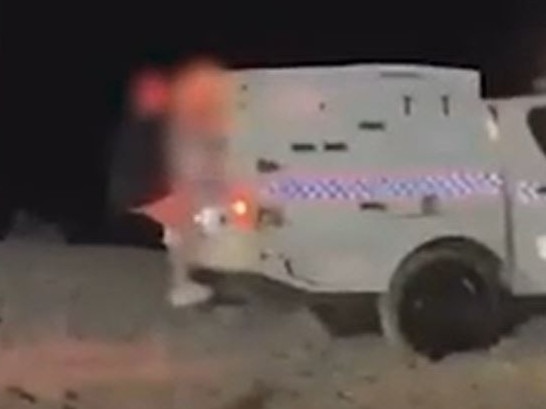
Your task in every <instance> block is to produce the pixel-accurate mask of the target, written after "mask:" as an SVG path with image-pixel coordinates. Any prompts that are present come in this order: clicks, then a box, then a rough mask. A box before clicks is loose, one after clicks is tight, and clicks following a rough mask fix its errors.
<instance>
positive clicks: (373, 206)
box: [358, 202, 387, 212]
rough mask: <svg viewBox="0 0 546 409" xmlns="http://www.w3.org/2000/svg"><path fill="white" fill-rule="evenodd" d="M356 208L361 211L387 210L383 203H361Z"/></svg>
mask: <svg viewBox="0 0 546 409" xmlns="http://www.w3.org/2000/svg"><path fill="white" fill-rule="evenodd" d="M358 208H359V209H360V210H362V211H376V212H384V211H386V210H387V205H386V204H385V203H383V202H362V203H360V204H359V205H358Z"/></svg>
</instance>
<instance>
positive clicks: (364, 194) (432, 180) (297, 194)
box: [266, 172, 502, 200]
mask: <svg viewBox="0 0 546 409" xmlns="http://www.w3.org/2000/svg"><path fill="white" fill-rule="evenodd" d="M501 185H502V179H501V177H500V175H499V174H497V173H487V172H453V173H448V174H428V175H417V176H402V177H400V176H381V177H373V178H371V177H359V178H333V177H332V178H301V177H291V178H283V179H277V180H274V181H272V182H271V183H270V184H269V185H268V186H267V188H266V194H267V195H269V196H272V197H274V198H277V199H281V200H372V199H389V198H390V199H405V198H412V197H422V196H425V195H436V196H438V197H440V198H445V199H457V198H463V197H468V196H483V195H496V194H499V193H500V189H501Z"/></svg>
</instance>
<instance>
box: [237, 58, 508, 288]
mask: <svg viewBox="0 0 546 409" xmlns="http://www.w3.org/2000/svg"><path fill="white" fill-rule="evenodd" d="M237 81H238V82H239V85H240V87H241V88H240V93H239V94H238V98H239V104H240V105H239V110H238V122H239V125H240V128H239V132H238V134H237V135H234V138H233V143H232V149H233V151H232V152H233V156H232V158H233V160H234V168H236V169H237V171H238V172H239V174H240V175H243V176H241V177H243V178H244V179H246V180H252V183H253V184H254V185H255V187H256V189H257V192H258V194H259V196H260V200H261V202H262V203H272V204H275V205H277V206H279V207H280V208H282V210H283V213H284V218H285V224H284V225H283V226H281V227H278V228H271V229H267V230H266V231H263V232H260V241H261V244H260V245H261V252H262V253H263V254H264V257H263V258H262V264H261V266H260V269H261V271H262V272H263V273H265V274H267V275H268V276H270V277H273V278H275V279H279V280H284V281H287V282H289V283H291V284H293V285H297V286H300V287H303V288H307V289H311V290H313V291H383V290H385V289H386V288H387V287H388V285H389V282H390V278H391V276H392V274H393V273H394V272H395V270H396V268H397V266H398V264H399V262H400V261H401V260H402V259H403V258H404V257H405V256H406V255H407V254H409V253H410V252H411V251H412V250H413V249H415V248H417V247H419V246H420V245H422V244H424V243H426V242H428V241H431V240H434V239H437V238H441V237H453V236H456V237H461V236H462V237H469V238H473V239H475V240H477V241H479V242H481V243H483V244H484V245H485V246H487V247H489V248H490V249H492V250H493V251H494V252H496V253H497V254H498V255H499V256H500V257H504V255H505V247H506V243H505V234H504V232H505V229H504V225H503V220H504V215H503V203H502V200H501V196H502V195H501V191H502V180H501V176H500V168H499V165H498V162H497V161H496V159H495V156H494V154H493V150H492V147H491V141H490V139H489V138H488V134H487V129H486V111H485V107H484V105H483V102H482V101H481V98H480V95H479V77H478V75H477V74H476V73H475V72H472V71H465V70H450V69H438V68H431V67H388V66H361V67H360V66H355V67H342V68H314V69H283V70H254V71H249V72H242V73H239V74H238V77H237ZM258 159H264V160H266V161H269V162H272V163H275V164H277V165H278V166H279V169H278V170H277V171H274V172H268V173H259V172H257V171H256V168H255V163H256V161H257V160H258ZM235 162H236V163H235ZM426 200H429V201H431V202H432V203H433V207H434V209H432V211H430V212H429V211H426V209H425V208H424V206H425V204H426V203H425V201H426ZM424 203H425V204H424Z"/></svg>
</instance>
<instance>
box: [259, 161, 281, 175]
mask: <svg viewBox="0 0 546 409" xmlns="http://www.w3.org/2000/svg"><path fill="white" fill-rule="evenodd" d="M256 169H257V170H258V172H260V173H271V172H278V171H279V170H281V165H280V164H279V163H278V162H275V161H273V160H269V159H263V158H260V159H258V160H257V161H256Z"/></svg>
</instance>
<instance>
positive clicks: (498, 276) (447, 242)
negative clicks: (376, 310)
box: [388, 235, 508, 291]
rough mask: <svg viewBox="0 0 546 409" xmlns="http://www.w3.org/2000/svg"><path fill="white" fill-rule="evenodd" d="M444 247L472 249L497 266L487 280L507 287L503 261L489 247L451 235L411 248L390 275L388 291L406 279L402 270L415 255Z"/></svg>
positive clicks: (469, 239) (477, 241)
mask: <svg viewBox="0 0 546 409" xmlns="http://www.w3.org/2000/svg"><path fill="white" fill-rule="evenodd" d="M445 246H454V247H456V246H465V247H468V248H469V249H473V250H474V251H476V252H478V253H480V254H482V255H483V257H484V259H487V260H489V261H490V262H492V263H495V264H496V265H497V266H496V268H494V269H491V271H495V273H494V275H490V276H488V277H484V278H487V279H488V280H492V281H493V282H496V283H497V284H498V285H500V286H501V287H503V288H507V287H508V283H507V282H506V279H505V278H504V277H505V274H503V268H504V264H505V263H504V260H503V259H502V258H501V257H500V256H499V255H498V254H497V253H496V252H495V251H494V250H493V249H491V248H490V247H489V246H487V245H486V244H484V243H482V242H480V241H479V240H476V239H474V238H472V237H467V236H463V235H452V236H442V237H435V238H434V239H431V240H428V241H426V242H424V243H421V244H420V245H418V246H417V247H415V248H413V249H412V250H411V251H410V252H409V253H407V254H406V255H405V256H404V257H402V259H401V260H400V261H399V262H398V264H397V266H396V268H395V270H394V273H393V274H392V276H391V278H390V281H389V285H388V291H391V290H392V289H393V288H394V287H396V286H397V285H398V284H399V283H401V282H402V281H404V280H405V279H406V271H408V269H406V268H404V267H405V266H406V265H407V264H408V263H409V262H411V260H412V259H413V258H414V256H415V255H417V254H419V253H421V252H424V251H430V250H433V249H435V248H442V247H445Z"/></svg>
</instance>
